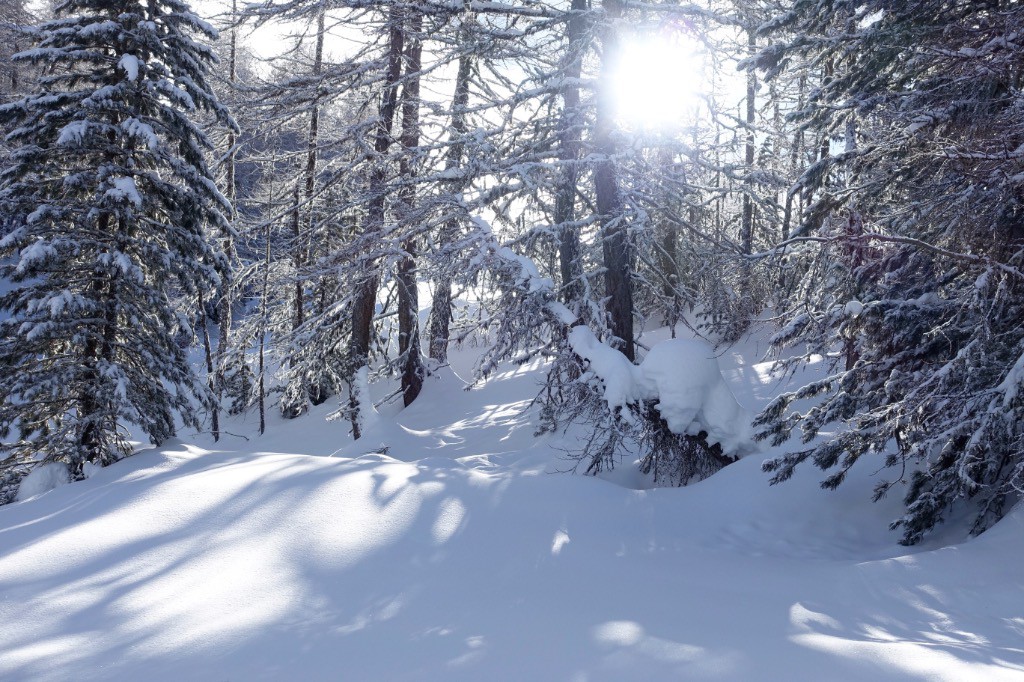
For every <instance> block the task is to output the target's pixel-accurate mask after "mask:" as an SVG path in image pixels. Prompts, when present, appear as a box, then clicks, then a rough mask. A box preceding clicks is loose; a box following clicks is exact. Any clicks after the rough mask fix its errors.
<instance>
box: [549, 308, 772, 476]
mask: <svg viewBox="0 0 1024 682" xmlns="http://www.w3.org/2000/svg"><path fill="white" fill-rule="evenodd" d="M569 345H570V346H572V349H573V351H574V352H575V353H576V354H577V355H579V356H580V357H581V358H583V359H585V360H587V362H588V363H589V364H590V372H591V373H592V374H593V375H594V376H595V377H597V378H598V379H599V380H600V381H601V384H602V387H603V391H604V396H603V397H604V399H605V401H606V402H607V403H608V408H609V409H611V410H612V411H615V410H616V408H621V413H622V414H623V415H624V416H625V415H626V414H627V410H626V409H625V408H626V407H627V406H629V405H635V404H637V403H638V402H640V401H642V400H656V401H657V405H656V407H657V409H658V412H659V413H660V414H661V417H662V418H663V419H664V420H665V422H666V423H667V424H668V428H669V429H670V430H671V431H672V433H675V434H679V435H683V434H685V435H690V436H695V435H697V434H699V433H700V432H702V431H703V432H705V433H707V440H708V443H709V444H710V445H715V444H719V445H721V446H722V451H723V452H725V453H726V454H729V455H738V456H743V455H747V454H750V453H751V452H755V451H756V450H757V446H756V444H755V443H754V439H753V427H752V426H751V422H752V421H753V415H751V414H750V412H748V411H747V410H746V409H744V408H743V407H742V406H741V405H740V404H739V403H738V402H737V401H736V397H735V396H734V395H733V393H732V391H731V390H730V389H729V385H728V384H727V383H726V382H725V379H724V378H723V377H722V371H721V369H720V368H719V366H718V360H717V359H716V358H715V352H714V350H713V349H712V348H711V346H709V345H708V344H706V343H704V342H703V341H697V340H695V339H666V340H665V341H662V342H660V343H658V344H655V345H654V346H653V347H652V348H651V350H650V352H649V353H648V354H647V357H645V358H644V360H643V361H642V362H641V363H640V364H639V365H634V364H633V363H631V362H630V361H629V359H628V358H626V356H625V355H623V354H622V353H620V352H619V351H617V350H615V349H614V348H611V347H610V346H607V345H605V344H603V343H601V341H599V340H598V338H597V337H596V336H595V335H594V332H593V331H591V330H590V328H588V327H585V326H582V325H581V326H578V327H574V328H573V329H572V330H571V331H570V332H569Z"/></svg>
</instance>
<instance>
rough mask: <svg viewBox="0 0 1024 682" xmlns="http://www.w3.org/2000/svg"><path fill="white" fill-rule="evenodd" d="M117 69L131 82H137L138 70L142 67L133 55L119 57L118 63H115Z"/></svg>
mask: <svg viewBox="0 0 1024 682" xmlns="http://www.w3.org/2000/svg"><path fill="white" fill-rule="evenodd" d="M117 66H118V68H119V69H121V70H122V71H124V73H125V76H126V77H127V79H128V80H129V81H131V82H133V83H134V82H135V81H137V80H139V69H140V68H141V67H142V62H140V61H139V58H138V57H136V56H135V55H133V54H123V55H121V59H120V61H118V62H117Z"/></svg>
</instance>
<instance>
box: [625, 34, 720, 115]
mask: <svg viewBox="0 0 1024 682" xmlns="http://www.w3.org/2000/svg"><path fill="white" fill-rule="evenodd" d="M699 47H700V46H699V44H697V43H695V42H693V41H692V40H690V39H688V38H687V37H686V36H685V35H684V34H681V33H678V32H673V33H667V34H663V33H659V34H655V35H650V34H648V35H637V36H629V37H624V38H623V40H622V42H621V43H620V45H619V58H618V60H617V61H618V63H617V65H616V66H614V67H613V69H612V73H611V78H612V88H613V92H614V95H615V103H616V118H618V119H619V120H620V122H622V123H623V124H625V125H627V126H629V127H639V128H643V129H659V130H664V129H666V128H673V127H676V126H681V125H683V124H684V122H685V121H687V120H688V119H692V117H693V115H694V110H695V109H696V108H697V106H698V105H699V103H700V93H701V90H702V87H703V84H704V65H703V59H702V56H701V53H700V50H699Z"/></svg>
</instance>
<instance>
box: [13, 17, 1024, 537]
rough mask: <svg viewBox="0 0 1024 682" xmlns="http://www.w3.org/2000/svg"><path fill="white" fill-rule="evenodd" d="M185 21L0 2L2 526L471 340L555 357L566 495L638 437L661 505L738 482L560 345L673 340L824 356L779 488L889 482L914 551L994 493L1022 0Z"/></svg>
mask: <svg viewBox="0 0 1024 682" xmlns="http://www.w3.org/2000/svg"><path fill="white" fill-rule="evenodd" d="M202 9H203V10H204V11H205V13H206V14H207V15H208V16H206V17H205V18H200V17H199V16H198V15H197V14H196V13H195V11H197V10H193V9H190V8H189V7H188V6H187V5H185V4H184V3H183V2H177V1H174V2H147V3H137V2H123V3H118V2H114V1H112V0H70V1H68V2H59V3H57V4H55V5H53V6H52V7H47V8H39V7H34V6H29V5H25V4H22V3H20V2H18V0H5V4H4V7H3V10H4V17H3V18H4V22H5V23H4V25H3V26H4V29H3V30H4V31H5V35H4V40H3V43H4V45H5V48H4V49H5V51H6V52H7V54H5V55H4V56H3V62H4V82H3V91H2V93H0V94H2V96H3V98H4V101H5V102H6V103H5V104H4V105H3V107H2V109H0V117H2V120H3V121H4V125H5V129H6V131H7V134H6V137H5V138H4V143H3V144H4V148H3V150H4V154H5V156H6V159H7V160H6V161H5V163H4V168H3V171H2V173H3V174H2V176H0V178H2V179H0V182H2V189H0V206H2V216H3V238H2V241H0V257H2V258H3V260H2V265H0V268H2V269H0V276H2V277H3V279H4V280H5V281H6V282H8V285H7V291H6V292H5V293H4V295H3V298H2V299H0V305H2V307H3V310H4V311H5V317H4V319H3V321H2V322H0V325H2V339H0V372H2V374H3V382H2V386H3V388H2V392H3V396H2V397H3V405H2V407H0V429H2V433H3V434H4V435H5V439H4V442H3V446H2V447H3V451H4V455H5V458H4V460H3V463H2V465H0V466H2V472H3V483H2V485H3V488H2V495H3V496H5V499H7V500H10V499H13V498H14V496H15V494H16V491H17V487H18V482H19V481H20V480H21V478H22V477H23V476H25V475H27V473H28V472H29V471H30V470H31V469H32V468H33V467H34V466H35V464H36V463H38V462H40V461H46V462H64V463H66V464H67V465H68V467H69V472H70V476H71V477H72V478H73V479H78V478H81V477H82V476H83V471H84V467H86V466H88V465H95V466H103V465H106V464H109V463H111V462H114V461H116V460H118V459H120V458H121V457H123V456H125V455H127V454H129V453H130V452H132V449H133V447H134V446H133V445H132V444H131V442H132V441H131V434H136V435H138V436H140V437H145V438H147V439H148V440H151V441H152V442H154V443H157V444H159V443H160V442H162V441H163V440H165V439H166V438H168V437H169V436H171V435H173V434H174V433H175V432H176V428H178V427H179V426H180V425H181V424H184V425H185V426H187V427H193V428H196V429H199V430H200V431H204V432H210V433H212V434H213V437H214V439H215V440H216V439H217V438H218V437H219V436H220V430H221V427H220V422H221V420H222V413H225V412H226V413H231V414H235V413H238V412H241V411H246V410H258V412H259V415H260V424H259V427H258V429H259V432H260V433H263V432H264V430H265V428H266V417H265V415H266V413H267V411H270V410H278V411H280V412H281V413H282V414H284V415H286V416H287V417H289V418H299V417H300V416H301V415H303V414H304V413H305V412H307V410H308V408H309V407H310V406H315V405H320V404H322V403H325V402H330V403H331V404H332V405H334V406H335V408H336V409H335V411H334V412H333V414H332V415H331V416H332V417H334V418H337V419H339V420H343V421H345V422H347V423H348V427H347V428H348V429H350V430H351V434H352V436H353V437H354V438H356V439H358V438H359V437H360V435H361V430H362V423H363V420H364V419H365V416H366V415H365V413H366V411H367V409H369V408H368V401H370V400H371V399H370V398H369V397H368V395H369V394H368V391H369V386H370V384H373V383H374V382H377V381H379V380H381V379H383V378H387V377H398V378H399V385H398V386H397V387H396V388H395V389H394V391H393V393H392V395H390V396H388V397H387V398H386V400H387V401H398V400H400V401H401V402H402V404H404V405H406V406H408V405H410V404H411V403H413V401H415V400H416V399H417V396H418V395H419V392H420V390H421V386H422V384H423V381H424V378H425V377H426V376H427V375H429V374H430V373H431V371H432V370H433V368H436V367H438V366H440V365H443V364H444V363H445V362H446V360H447V353H448V348H449V346H450V345H451V344H458V343H460V342H461V341H463V340H465V339H467V338H468V337H473V338H483V339H485V341H484V343H485V344H486V346H487V347H486V349H485V351H484V352H483V353H482V355H481V357H480V358H479V361H478V363H477V365H476V367H475V370H474V374H475V379H476V380H477V381H485V380H486V378H487V376H488V375H489V373H491V372H492V371H493V370H494V368H495V367H497V366H499V364H500V363H502V362H507V361H513V362H517V363H524V362H527V361H529V360H531V359H533V358H535V357H543V358H545V359H546V360H547V361H548V362H549V363H550V365H549V369H548V370H547V377H546V387H545V390H544V392H543V394H542V395H541V396H540V397H539V398H538V400H539V401H540V403H541V404H542V407H543V410H542V414H543V420H544V424H543V428H547V429H558V428H560V427H561V426H564V424H566V423H572V422H581V421H582V422H586V423H589V424H591V425H592V426H593V427H594V432H593V438H592V439H591V440H590V442H589V443H588V447H587V448H586V451H585V452H580V453H579V455H580V457H581V458H583V459H585V460H586V461H585V462H583V468H584V469H585V470H586V471H588V472H591V473H593V472H597V471H600V470H602V469H603V468H608V467H612V466H614V460H615V457H616V453H617V450H618V448H619V446H620V444H621V443H622V442H624V440H630V439H632V441H635V442H637V443H639V447H641V448H642V449H644V461H645V463H646V464H645V466H647V467H648V468H652V467H654V466H656V465H657V466H659V467H660V479H661V482H663V483H665V484H669V485H675V484H682V483H685V482H687V481H689V480H691V479H699V478H703V477H705V476H707V475H709V474H710V473H712V472H713V471H714V470H717V469H718V468H720V467H721V466H723V465H724V464H727V463H728V462H729V461H730V458H729V456H728V454H723V453H722V452H721V448H718V449H717V450H716V449H715V448H714V444H713V443H709V441H708V440H707V438H706V437H703V438H702V437H701V436H700V432H696V433H685V432H683V433H676V432H673V431H672V430H671V429H668V428H667V427H666V425H665V424H664V420H663V419H661V418H660V417H659V415H658V414H657V413H656V412H652V411H651V401H650V400H638V401H636V402H635V403H632V404H629V405H617V406H613V405H611V404H608V403H602V396H601V392H600V390H599V389H597V390H595V388H594V385H593V382H589V383H588V382H585V381H580V380H579V379H580V376H581V374H582V373H583V371H584V368H583V363H584V362H585V360H584V359H583V358H581V357H580V356H579V355H578V354H577V353H576V352H574V349H573V347H572V345H571V344H570V343H569V341H568V339H569V330H570V329H571V328H572V327H575V326H577V325H586V326H587V327H588V328H589V329H590V330H592V332H593V333H594V334H595V335H596V337H597V338H598V339H600V340H601V341H602V342H603V343H604V344H606V345H608V346H610V347H611V348H614V349H617V350H618V351H619V352H620V353H621V354H622V355H623V356H625V358H627V359H628V360H629V361H634V360H635V359H636V358H637V357H638V353H643V352H644V350H645V349H644V347H643V344H642V343H639V342H638V337H639V332H638V330H641V329H643V328H645V327H651V326H658V325H666V326H668V327H671V328H672V329H673V330H674V329H675V326H676V325H677V324H679V323H680V322H682V323H683V324H684V325H685V326H687V327H689V328H691V329H692V330H693V331H694V332H696V333H697V334H699V335H701V336H703V337H704V338H707V339H709V340H710V341H711V342H712V343H713V344H728V343H731V342H734V341H736V340H737V339H740V338H741V337H742V336H743V335H744V334H746V333H747V332H748V330H749V329H750V328H751V325H753V324H755V323H758V324H764V323H768V324H771V325H774V327H775V328H776V332H775V333H774V334H773V335H772V337H771V343H772V346H773V349H774V352H775V353H776V357H780V358H784V360H782V361H781V362H783V363H784V364H785V365H786V366H796V365H799V364H800V363H806V362H807V361H808V360H810V359H812V358H821V357H824V358H826V359H827V360H826V361H827V362H829V363H830V364H831V368H830V371H829V372H828V373H827V374H826V375H825V376H822V377H820V378H818V379H816V380H815V381H813V382H810V383H808V384H807V385H805V386H802V387H799V388H797V389H796V390H793V391H788V392H785V393H783V394H781V395H779V396H778V397H777V398H776V399H775V400H773V401H771V402H770V404H768V405H766V406H765V407H764V409H763V411H762V412H761V413H760V415H759V416H757V419H756V424H757V428H758V429H759V432H758V434H757V436H756V437H757V438H759V439H762V440H767V441H770V442H771V443H773V444H774V445H779V444H782V443H788V444H789V445H788V447H787V448H786V450H785V453H784V454H782V455H780V456H778V457H776V458H774V459H771V460H769V461H766V462H765V465H764V467H765V469H766V470H767V471H770V472H772V473H773V478H772V481H773V482H778V481H783V480H785V479H787V478H789V477H790V476H791V474H792V472H793V471H794V468H795V467H796V466H798V465H800V464H802V463H803V462H804V461H806V460H808V459H809V460H811V461H812V462H813V463H814V464H815V465H816V466H818V467H820V468H821V469H823V470H825V471H826V472H827V477H826V478H825V479H824V482H823V485H825V486H827V487H835V486H837V485H839V484H840V483H841V482H842V480H843V478H844V476H845V474H846V472H847V471H848V470H849V469H850V467H852V466H853V464H854V463H855V462H856V461H857V460H858V459H859V458H860V457H862V456H864V455H868V456H871V457H875V458H879V457H880V458H882V459H884V466H885V467H887V468H891V469H892V470H893V471H894V472H895V473H894V474H893V475H892V476H891V477H890V479H891V480H889V479H887V480H883V481H881V482H879V483H878V484H877V488H876V490H875V494H876V496H882V495H884V494H886V492H887V491H888V490H889V488H890V487H892V485H893V484H894V482H896V481H900V482H909V485H908V486H907V488H906V490H905V491H904V493H903V494H904V495H905V502H906V511H905V514H904V515H903V516H902V517H901V518H899V519H897V520H896V521H895V522H894V523H895V524H896V525H897V526H899V527H900V528H902V529H903V532H904V536H903V539H904V542H907V543H914V542H916V541H918V540H919V539H920V538H921V537H922V536H923V535H924V534H926V533H927V532H928V531H929V530H931V529H932V528H933V527H934V526H935V525H936V524H937V523H939V522H940V520H941V519H942V518H943V516H944V514H945V513H946V510H948V509H949V508H950V507H952V506H954V505H956V504H959V503H965V502H966V503H967V504H969V505H970V506H971V507H972V509H973V510H974V512H975V519H974V522H973V530H974V531H975V532H981V531H983V530H984V529H986V528H987V527H989V526H990V525H991V524H992V523H993V522H994V521H995V520H997V519H999V518H1000V517H1001V516H1002V515H1003V514H1004V513H1005V511H1006V510H1007V509H1008V508H1009V506H1012V502H1013V501H1015V500H1016V496H1017V494H1018V493H1019V491H1020V490H1021V487H1022V485H1024V478H1022V477H1024V468H1022V464H1024V460H1022V457H1021V441H1020V438H1021V426H1020V424H1021V423H1022V420H1021V418H1020V417H1021V416H1022V415H1021V411H1020V410H1021V405H1022V402H1021V401H1022V399H1021V397H1019V396H1018V391H1019V386H1020V384H1021V380H1022V373H1021V367H1024V345H1022V341H1024V338H1022V333H1021V325H1020V323H1019V318H1020V313H1019V307H1020V305H1021V301H1019V300H1018V298H1017V294H1018V291H1019V290H1020V287H1021V282H1020V280H1021V278H1022V270H1020V269H1019V265H1020V262H1019V261H1020V259H1021V255H1022V251H1021V246H1022V241H1021V240H1022V238H1024V233H1022V232H1021V230H1022V229H1024V228H1022V227H1021V225H1022V222H1021V221H1022V217H1021V204H1020V199H1021V189H1020V188H1021V185H1022V183H1024V170H1022V168H1021V158H1022V156H1024V137H1021V135H1022V133H1021V131H1020V130H1019V129H1018V119H1019V112H1020V107H1021V106H1022V104H1021V100H1020V98H1019V92H1020V85H1021V73H1020V71H1021V69H1020V65H1019V59H1018V50H1019V48H1018V45H1017V43H1016V42H1015V40H1017V28H1018V22H1020V21H1021V18H1022V16H1024V15H1022V10H1021V7H1020V6H1019V5H1018V3H1016V2H1004V1H1002V0H999V1H993V2H947V1H939V0H934V1H926V0H921V1H915V2H906V3H896V4H893V3H888V2H843V1H835V2H806V1H802V0H798V1H796V2H790V3H785V2H757V1H754V0H733V1H729V2H710V3H707V4H705V5H679V4H674V3H646V2H632V1H623V0H609V1H607V2H603V3H597V4H595V3H588V2H583V0H573V2H571V3H569V4H567V5H566V6H564V7H563V6H559V5H558V4H557V3H546V2H522V3H507V4H503V3H500V2H496V3H494V2H472V1H470V2H463V3H450V2H412V3H408V4H405V3H384V2H382V3H372V2H371V3H367V2H364V1H363V0H360V1H359V2H351V3H349V2H346V1H345V0H332V1H331V2H317V1H313V0H295V1H294V2H287V3H278V2H268V3H264V4H244V5H242V6H240V5H239V4H238V3H237V2H234V3H233V4H232V5H231V6H230V7H226V6H216V5H210V6H205V5H204V6H203V7H202ZM210 22H212V23H210ZM214 24H216V25H217V27H216V28H215V26H214ZM218 30H219V31H220V38H219V40H216V41H215V38H216V36H217V33H218ZM424 296H425V297H426V298H427V299H428V300H429V306H427V307H426V308H424V310H425V311H429V312H428V313H427V314H425V315H420V311H421V304H420V299H421V297H424ZM673 333H674V332H673ZM192 349H198V350H199V353H200V355H201V356H202V358H203V359H202V362H201V363H200V366H199V367H198V368H196V367H194V363H193V364H190V357H191V356H190V351H191V350H192ZM809 398H815V399H816V402H814V404H813V405H811V406H810V407H802V409H796V408H795V407H794V403H795V401H802V400H805V399H809ZM796 404H797V405H801V406H802V405H803V404H802V403H799V402H796ZM623 410H625V411H632V412H635V413H636V414H637V415H638V418H637V419H632V418H627V417H626V416H624V415H623ZM176 420H178V421H177V422H176ZM835 425H841V426H842V428H841V429H840V431H839V432H838V433H837V434H836V435H835V436H834V437H832V438H830V439H817V438H816V436H817V434H818V432H819V431H820V430H821V429H822V428H825V427H831V426H835ZM339 428H340V427H339ZM678 430H679V429H677V431H678ZM691 430H692V429H691ZM705 436H706V434H705Z"/></svg>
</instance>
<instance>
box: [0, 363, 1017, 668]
mask: <svg viewBox="0 0 1024 682" xmlns="http://www.w3.org/2000/svg"><path fill="white" fill-rule="evenodd" d="M744 356H746V357H751V354H750V349H745V350H744V352H743V353H738V354H735V355H728V356H725V357H723V358H722V359H721V363H720V364H721V367H720V368H721V370H722V372H721V376H724V377H725V379H726V380H727V382H728V386H729V388H730V389H731V391H732V393H733V394H734V395H735V397H736V399H737V401H738V404H739V405H740V406H742V408H743V409H753V408H755V407H756V403H757V402H758V401H761V400H763V399H764V398H765V397H767V396H768V395H770V393H771V392H772V391H774V390H776V389H777V386H775V385H773V384H772V383H771V380H770V378H769V377H770V374H769V372H768V371H767V370H766V368H765V367H764V366H759V365H749V364H744V363H743V360H742V358H743V357H744ZM541 375H542V368H537V367H525V368H518V369H515V370H510V371H508V372H506V373H504V374H500V375H498V376H497V377H496V378H495V379H494V380H493V381H492V382H490V383H489V384H487V385H486V386H485V387H483V388H482V389H480V390H474V391H465V390H462V389H463V384H462V382H461V381H460V380H459V379H458V377H457V376H455V375H454V374H452V373H445V374H443V375H441V376H440V377H434V378H432V379H431V380H430V381H428V383H427V385H426V388H425V391H424V394H423V395H422V396H421V398H420V399H419V400H418V401H417V402H416V403H415V404H414V405H413V406H411V407H410V408H408V409H406V410H404V411H402V412H400V413H399V414H398V415H396V416H392V415H387V414H382V415H381V416H380V418H379V419H377V421H376V422H375V423H374V424H373V425H371V426H370V428H369V429H368V432H367V434H366V436H365V437H364V438H363V439H361V440H360V441H358V442H356V443H352V442H351V440H349V439H348V437H347V436H345V435H344V433H343V429H342V428H341V427H340V426H339V425H338V424H337V423H327V422H324V421H323V420H322V418H321V417H322V416H323V414H326V412H327V411H329V406H326V405H325V406H321V408H318V409H322V410H323V411H322V412H318V413H314V414H312V415H309V416H308V417H304V418H302V419H297V420H293V421H291V422H284V421H278V422H276V423H274V424H272V425H271V430H270V431H269V432H268V434H267V436H266V437H264V438H262V439H256V438H253V439H252V440H250V441H245V440H242V439H237V438H236V439H228V442H226V443H221V444H220V445H219V446H214V445H213V444H212V443H210V442H208V441H204V440H201V439H199V438H195V439H190V441H191V442H174V443H169V444H167V445H166V446H164V447H163V448H160V449H156V450H150V451H147V452H144V453H141V454H139V455H136V456H134V457H132V458H129V459H127V460H124V461H122V462H120V463H118V464H116V465H114V466H111V467H108V468H106V469H103V470H100V471H98V472H95V473H94V475H93V476H92V477H90V478H89V479H88V480H86V481H84V482H80V483H74V484H70V485H63V486H60V487H58V488H56V489H54V490H52V491H50V492H47V493H45V494H42V495H39V496H37V497H35V498H34V499H31V500H28V501H26V502H20V503H17V504H13V505H8V506H6V507H4V508H0V595H2V596H3V598H2V599H0V643H2V644H0V679H4V680H99V679H103V680H108V679H123V680H134V679H146V680H151V681H156V680H182V679H189V680H225V679H236V680H249V679H255V680H261V679H262V680H296V679H305V680H338V679H344V680H480V679H488V680H678V679H685V680H700V679H712V680H742V681H745V682H747V681H755V682H756V681H758V680H764V681H777V680H823V679H828V680H872V681H873V680H950V681H953V680H956V681H958V682H959V681H963V680H979V681H982V680H984V681H985V682H988V681H992V680H997V681H998V680H1021V679H1024V648H1022V647H1021V645H1020V642H1021V635H1022V634H1024V582H1022V581H1021V580H1020V576H1019V566H1020V564H1021V560H1022V558H1024V539H1022V538H1024V514H1022V513H1020V511H1019V510H1018V511H1017V512H1015V513H1013V514H1011V515H1010V516H1009V517H1008V518H1007V519H1006V520H1004V521H1003V522H1001V523H1000V524H999V525H998V526H997V527H996V528H995V529H993V530H992V531H990V532H989V533H987V534H985V535H983V536H982V537H980V538H978V539H975V540H971V541H968V542H964V543H961V544H952V545H948V546H941V545H940V544H938V541H937V540H936V541H934V543H933V544H932V545H930V546H926V547H922V548H917V549H915V551H914V552H913V553H908V552H907V550H906V549H905V548H902V547H899V546H898V545H897V544H896V537H897V536H896V535H895V534H893V533H890V532H889V531H888V530H887V522H888V520H889V519H891V518H892V517H893V516H894V515H895V514H896V512H897V510H898V508H899V500H897V499H891V500H884V501H883V502H882V503H880V504H877V505H872V504H871V503H870V502H868V495H869V491H870V481H871V477H872V475H873V474H874V471H873V470H871V467H870V466H868V467H859V468H856V469H855V470H854V471H852V472H851V479H850V480H849V481H848V482H847V483H846V484H844V485H843V486H842V487H841V488H840V489H839V490H837V491H835V492H825V491H822V490H820V489H819V487H818V480H819V476H818V474H819V472H816V471H811V470H805V471H798V473H797V475H796V476H795V477H794V480H793V481H791V482H789V483H787V484H786V485H783V486H775V487H769V486H768V485H767V484H766V481H765V476H764V474H762V473H761V471H760V462H759V459H760V458H758V457H747V458H745V459H742V460H740V461H739V462H737V463H736V464H734V465H731V466H729V467H727V468H726V469H724V470H723V471H722V472H720V473H719V474H716V475H715V476H713V477H712V478H710V479H708V480H706V481H703V482H701V483H699V484H697V485H693V486H690V487H687V488H670V489H654V490H629V489H626V488H623V487H621V486H618V485H614V484H612V483H609V482H607V481H602V480H598V479H594V478H588V477H583V476H571V475H565V474H557V473H550V472H552V471H555V470H556V469H558V468H559V467H560V466H561V465H564V462H562V461H561V460H560V459H559V453H560V452H561V450H560V448H562V447H565V445H566V439H571V438H572V434H568V435H562V436H546V437H544V438H539V439H538V438H534V437H533V422H532V419H533V415H532V413H531V412H530V411H529V410H524V408H525V407H526V406H527V405H528V404H529V401H530V399H531V398H532V397H533V396H534V395H535V393H536V390H537V386H536V382H537V380H538V378H539V377H540V376H541ZM658 390H659V395H662V396H664V395H665V393H664V388H659V389H658ZM671 400H675V398H671V399H670V401H671ZM227 430H229V431H231V432H233V433H243V432H244V433H249V432H251V431H252V425H251V424H246V423H234V424H231V425H230V428H228V429H227ZM378 445H387V446H389V450H388V454H386V455H385V454H381V453H380V452H375V450H380V449H381V448H379V447H378ZM947 541H948V539H947Z"/></svg>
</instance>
